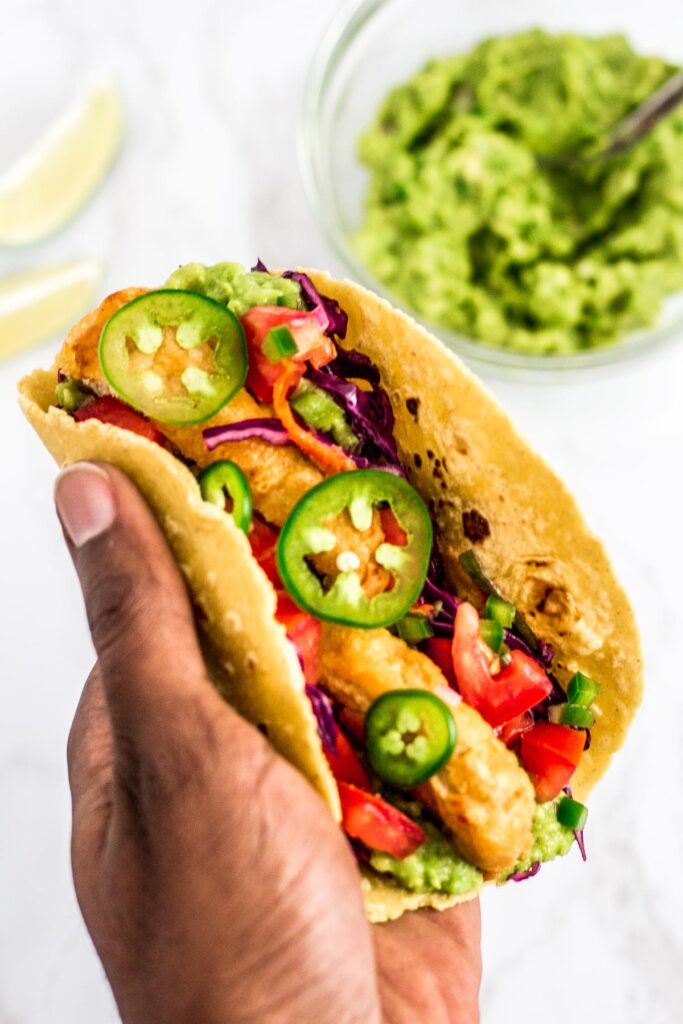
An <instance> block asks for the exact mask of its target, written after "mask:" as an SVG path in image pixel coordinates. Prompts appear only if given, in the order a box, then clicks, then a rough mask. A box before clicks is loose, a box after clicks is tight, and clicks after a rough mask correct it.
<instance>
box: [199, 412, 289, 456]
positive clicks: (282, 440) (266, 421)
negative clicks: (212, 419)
mask: <svg viewBox="0 0 683 1024" xmlns="http://www.w3.org/2000/svg"><path fill="white" fill-rule="evenodd" d="M202 437H203V438H204V444H205V445H206V447H207V449H208V450H209V451H213V449H214V448H217V447H218V446H219V445H220V444H226V442H228V441H249V440H251V439H252V438H258V439H259V440H260V441H267V442H268V443H269V444H276V445H286V444H291V443H292V442H291V441H290V439H289V434H288V433H287V431H286V430H285V428H284V427H283V426H282V423H281V422H280V420H279V419H277V418H276V417H274V416H269V417H262V418H257V419H251V420H239V421H238V422H237V423H224V424H222V425H221V426H218V427H207V428H206V430H203V431H202Z"/></svg>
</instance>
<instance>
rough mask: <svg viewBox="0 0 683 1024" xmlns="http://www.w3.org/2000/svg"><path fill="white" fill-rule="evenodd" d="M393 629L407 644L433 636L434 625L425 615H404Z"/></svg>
mask: <svg viewBox="0 0 683 1024" xmlns="http://www.w3.org/2000/svg"><path fill="white" fill-rule="evenodd" d="M394 629H395V630H396V633H397V634H398V636H400V637H401V639H402V640H405V641H406V643H408V644H417V643H419V642H420V640H427V639H428V638H429V637H430V636H434V627H433V626H432V624H431V622H430V621H429V618H428V617H427V616H426V615H410V614H409V615H406V616H405V617H404V618H402V619H399V620H398V622H397V623H396V625H395V626H394Z"/></svg>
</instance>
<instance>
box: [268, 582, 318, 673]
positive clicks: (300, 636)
mask: <svg viewBox="0 0 683 1024" xmlns="http://www.w3.org/2000/svg"><path fill="white" fill-rule="evenodd" d="M275 617H276V618H277V620H278V622H281V623H282V625H283V626H284V627H285V629H286V630H287V637H288V639H289V640H291V642H292V643H293V644H294V646H295V647H296V649H297V652H298V654H299V658H300V660H301V667H302V669H303V673H304V678H305V680H306V682H307V683H313V684H315V683H317V682H318V679H319V678H320V629H321V627H320V622H319V621H318V619H314V618H313V616H312V615H308V614H307V613H306V612H303V611H302V610H301V609H300V608H299V607H298V606H297V605H295V604H294V602H293V601H292V599H291V597H290V596H289V595H288V594H286V593H285V592H284V591H282V590H280V591H278V595H277V611H276V613H275Z"/></svg>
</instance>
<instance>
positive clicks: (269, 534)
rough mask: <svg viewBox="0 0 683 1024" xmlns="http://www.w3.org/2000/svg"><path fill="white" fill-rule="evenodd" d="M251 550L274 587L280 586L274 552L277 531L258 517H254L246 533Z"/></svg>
mask: <svg viewBox="0 0 683 1024" xmlns="http://www.w3.org/2000/svg"><path fill="white" fill-rule="evenodd" d="M248 540H249V543H250V544H251V551H252V554H253V556H254V558H255V559H256V561H257V562H258V564H259V565H260V566H261V568H262V569H263V571H264V572H265V574H266V576H267V577H268V579H269V580H270V582H271V583H272V584H273V586H274V587H275V589H276V590H277V589H279V588H281V587H282V581H281V579H280V574H279V573H278V571H277V564H276V558H275V552H276V549H277V532H276V531H275V530H274V529H273V528H272V526H268V524H267V523H264V522H263V521H262V520H260V519H256V518H254V519H253V520H252V523H251V529H250V530H249V535H248Z"/></svg>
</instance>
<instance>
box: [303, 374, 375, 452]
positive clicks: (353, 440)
mask: <svg viewBox="0 0 683 1024" xmlns="http://www.w3.org/2000/svg"><path fill="white" fill-rule="evenodd" d="M289 404H290V405H291V406H292V408H293V409H294V411H295V412H296V413H297V414H298V415H299V416H301V419H302V420H304V422H305V423H307V424H308V425H309V427H315V428H316V430H323V431H325V433H327V434H331V435H332V437H333V438H334V440H335V441H336V442H337V444H338V445H340V447H342V448H344V449H345V451H353V450H354V449H355V448H357V447H358V445H359V440H358V438H357V437H356V435H355V434H354V432H353V431H352V430H351V427H350V426H349V424H348V422H347V420H346V416H345V415H344V410H343V409H341V408H340V406H338V405H337V403H336V402H335V401H334V399H333V398H331V397H330V395H328V394H327V392H326V391H323V389H322V388H319V387H317V386H316V385H315V384H312V383H311V382H310V380H306V379H305V378H304V380H302V381H301V383H300V384H299V386H298V387H297V389H296V391H295V392H294V394H293V395H292V397H291V398H290V400H289Z"/></svg>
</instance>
